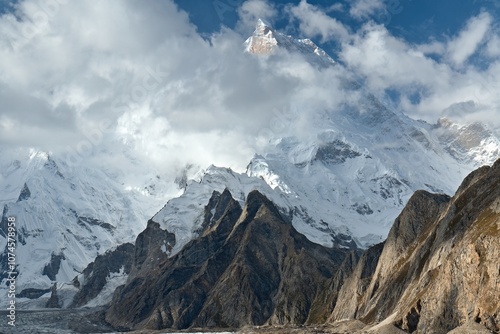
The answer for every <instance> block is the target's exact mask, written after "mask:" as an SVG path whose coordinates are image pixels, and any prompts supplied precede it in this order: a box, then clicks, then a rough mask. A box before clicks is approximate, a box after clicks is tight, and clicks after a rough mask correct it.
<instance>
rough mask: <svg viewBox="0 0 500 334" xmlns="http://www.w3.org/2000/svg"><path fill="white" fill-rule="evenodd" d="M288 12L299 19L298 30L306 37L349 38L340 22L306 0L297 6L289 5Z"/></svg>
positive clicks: (346, 30)
mask: <svg viewBox="0 0 500 334" xmlns="http://www.w3.org/2000/svg"><path fill="white" fill-rule="evenodd" d="M289 12H290V14H291V16H292V17H294V18H295V19H297V20H298V21H299V29H300V31H302V32H303V33H304V34H305V35H306V36H308V37H320V38H321V41H322V42H326V41H330V40H334V39H336V40H346V39H348V38H349V31H348V29H347V28H346V27H345V26H344V25H343V24H342V23H341V22H339V21H337V20H336V19H334V18H332V17H330V16H328V15H326V14H325V13H324V12H323V11H322V10H321V9H320V8H318V7H316V6H314V5H311V4H309V3H307V1H306V0H301V1H300V3H299V4H298V5H297V6H290V7H289Z"/></svg>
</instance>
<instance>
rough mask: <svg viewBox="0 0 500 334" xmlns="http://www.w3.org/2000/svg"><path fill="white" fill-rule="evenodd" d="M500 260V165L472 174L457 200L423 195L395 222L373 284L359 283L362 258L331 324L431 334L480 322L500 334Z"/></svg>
mask: <svg viewBox="0 0 500 334" xmlns="http://www.w3.org/2000/svg"><path fill="white" fill-rule="evenodd" d="M377 247H378V246H375V247H374V248H377ZM367 252H368V253H370V252H374V249H373V248H372V249H370V250H368V251H367ZM499 258H500V160H498V161H497V162H496V163H495V164H494V165H493V166H492V167H482V168H480V169H478V170H476V171H475V172H473V173H471V174H470V175H469V176H468V177H467V178H466V179H465V180H464V181H463V183H462V185H461V186H460V188H459V189H458V191H457V192H456V194H455V196H453V198H451V199H450V198H447V197H446V196H444V195H433V194H430V193H427V192H423V191H419V192H416V193H415V195H414V196H413V197H412V198H411V199H410V201H409V203H408V205H407V206H406V208H405V209H404V210H403V212H402V213H401V215H400V216H399V217H398V218H397V219H396V221H395V223H394V226H393V227H392V229H391V231H390V233H389V236H388V238H387V240H386V241H385V245H384V248H383V250H382V252H381V254H380V257H379V258H378V259H377V266H376V269H375V270H374V271H373V272H372V274H371V277H370V280H369V283H368V284H367V282H366V281H364V280H362V279H360V276H359V274H358V273H359V271H360V270H361V267H363V266H365V264H364V263H362V262H361V261H360V262H359V263H358V266H357V267H356V268H355V270H354V272H353V273H352V275H351V276H350V277H349V278H347V279H346V282H347V283H346V284H344V285H343V286H342V287H341V289H340V291H339V293H338V302H337V303H336V305H335V308H334V311H333V312H332V313H331V315H330V320H331V321H335V320H340V319H346V318H348V319H354V318H355V319H360V320H362V321H363V322H365V323H377V322H381V321H384V320H385V321H386V322H392V323H393V324H395V325H396V326H397V327H399V328H401V329H403V330H404V331H406V332H408V333H425V334H432V333H436V334H437V333H446V332H448V331H450V330H453V329H454V328H456V327H459V326H462V325H464V326H465V325H466V324H467V323H471V322H475V323H479V324H482V325H483V328H484V327H486V328H487V329H488V330H490V331H493V332H498V331H499V329H500V262H499V261H498V259H499ZM353 296H355V299H356V301H355V302H354V301H353V298H352V297H353ZM467 326H468V325H467Z"/></svg>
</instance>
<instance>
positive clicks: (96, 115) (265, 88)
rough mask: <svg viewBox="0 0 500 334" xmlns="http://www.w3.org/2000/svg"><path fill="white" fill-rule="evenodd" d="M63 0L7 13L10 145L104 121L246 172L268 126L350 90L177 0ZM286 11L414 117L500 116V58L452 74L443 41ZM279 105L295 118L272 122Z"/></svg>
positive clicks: (60, 140)
mask: <svg viewBox="0 0 500 334" xmlns="http://www.w3.org/2000/svg"><path fill="white" fill-rule="evenodd" d="M59 1H60V5H58V6H57V7H54V8H53V9H52V11H51V12H50V13H51V14H50V15H49V14H47V13H46V12H45V11H43V10H42V9H41V8H40V7H38V5H37V2H36V1H35V0H26V1H23V2H20V3H19V5H18V7H17V12H16V15H17V17H15V16H14V15H13V14H6V15H3V16H1V17H0V30H1V31H2V34H1V35H0V59H2V61H1V62H0V101H1V114H0V143H2V144H8V145H9V146H13V147H16V146H34V147H39V148H41V149H45V150H50V151H64V150H67V149H68V147H69V148H70V149H73V150H75V149H76V148H78V145H79V144H80V143H81V142H82V140H85V139H86V138H87V137H89V136H92V134H95V132H96V129H102V131H103V132H106V133H105V137H106V138H107V139H108V138H114V139H113V140H111V139H110V140H109V141H106V142H105V143H104V144H102V145H107V144H109V145H116V142H117V139H116V138H120V139H121V140H123V141H125V142H126V143H127V144H128V145H130V146H131V147H132V148H133V149H135V150H136V151H137V152H141V153H142V154H143V155H144V156H146V157H148V158H149V159H151V161H153V162H155V163H156V164H158V165H160V166H162V167H163V168H164V170H175V169H178V168H179V167H180V166H184V165H186V164H188V163H192V164H195V165H199V166H202V167H206V166H208V165H209V164H212V163H214V164H218V165H224V166H230V167H233V168H236V169H239V170H241V169H244V168H245V166H246V164H247V163H248V161H249V159H250V158H251V156H252V155H253V153H254V152H256V151H259V150H261V149H263V147H262V145H264V144H265V143H266V139H268V138H267V136H268V132H266V131H263V130H262V129H264V128H268V130H269V128H270V130H269V131H271V132H273V131H274V133H279V134H283V135H286V134H290V133H293V134H298V135H300V134H305V135H306V134H307V133H308V124H309V122H310V121H311V119H312V118H313V117H312V115H311V113H314V112H315V111H318V110H319V111H322V110H336V108H337V107H338V105H339V104H340V103H342V102H343V101H344V100H345V99H346V98H348V97H346V96H345V94H344V92H342V91H341V90H340V89H339V88H338V86H339V84H338V80H339V79H338V78H339V72H341V73H342V76H345V75H347V74H346V73H343V71H344V69H343V68H342V66H335V67H333V68H331V69H328V70H317V69H315V68H313V67H312V66H310V65H309V64H307V63H305V62H304V61H303V60H302V59H300V57H298V56H296V55H286V54H282V53H277V54H276V55H274V56H271V57H268V58H266V59H260V58H258V57H254V56H252V55H248V54H245V53H244V52H243V46H242V43H243V41H244V39H245V37H246V36H242V35H241V34H239V33H237V32H235V31H231V30H227V29H225V30H222V31H221V32H220V33H218V34H216V35H214V36H211V37H209V38H208V40H207V39H204V38H202V37H201V36H200V35H199V34H198V33H197V32H196V29H195V27H194V26H193V25H192V24H191V23H190V22H189V19H188V16H187V14H186V13H183V12H180V11H179V10H178V9H177V8H176V7H175V5H173V3H172V2H171V1H158V2H150V3H148V4H147V5H146V4H143V3H137V2H135V1H121V0H120V1H118V0H110V1H106V2H97V3H94V2H92V3H91V2H72V1H64V2H63V0H59ZM52 3H53V2H52ZM268 6H270V5H269V3H267V2H264V1H257V0H251V1H248V2H245V3H244V4H243V6H242V7H241V8H240V11H239V14H240V17H241V22H240V23H239V24H240V26H239V27H243V26H245V25H248V24H250V23H252V25H253V24H254V23H255V22H252V20H254V18H255V17H257V16H264V15H268V16H267V17H266V16H264V19H266V18H267V19H268V20H269V19H272V17H273V15H275V14H276V13H275V12H274V10H275V9H273V8H272V6H271V7H268ZM40 13H41V14H40ZM43 13H45V14H43ZM287 13H288V14H289V15H291V17H292V18H293V19H296V20H297V21H298V23H299V28H300V29H301V32H302V33H303V34H304V35H306V36H310V37H314V36H317V37H320V38H321V39H322V40H324V41H327V40H332V39H338V40H341V41H342V42H343V46H342V51H341V52H340V54H339V57H340V58H341V59H342V60H343V62H344V63H345V64H346V65H347V67H348V68H349V70H353V71H354V72H355V73H356V74H357V75H360V76H362V77H363V78H364V79H365V80H366V84H367V89H370V90H372V91H374V92H375V93H380V94H383V93H384V91H385V90H386V89H396V90H398V91H400V92H401V93H402V95H403V97H402V100H401V104H400V107H401V108H403V110H405V111H407V112H409V113H411V114H412V115H414V116H418V117H424V118H427V119H429V120H431V121H432V120H435V119H436V118H437V117H438V115H439V114H440V113H441V112H442V111H443V110H444V109H446V108H448V107H450V106H451V105H453V104H456V103H460V102H467V101H474V105H475V106H477V108H476V109H475V110H473V112H474V113H475V115H476V116H477V117H481V118H483V119H485V117H490V118H492V119H494V117H492V115H496V116H498V109H495V108H497V107H498V106H499V105H500V102H499V101H498V98H497V94H496V93H494V92H497V91H499V90H500V85H499V79H498V78H500V63H499V62H498V61H497V62H492V63H491V65H490V66H489V67H488V68H487V69H485V70H484V71H482V72H479V70H476V69H474V68H469V67H467V66H466V62H465V61H464V62H463V65H464V67H462V68H461V69H460V71H458V70H456V69H455V67H454V66H452V64H450V63H448V62H446V59H444V60H443V61H442V62H440V61H437V60H434V59H432V58H430V57H429V54H436V53H437V54H443V52H444V51H443V50H444V49H443V48H444V47H445V44H440V43H438V42H435V43H429V44H427V45H411V44H409V43H407V42H406V41H404V40H401V39H398V38H395V37H394V36H392V35H391V34H390V33H389V32H388V31H387V29H385V28H384V27H383V26H379V25H374V24H367V25H365V26H364V28H363V29H362V30H360V31H359V32H357V33H352V32H350V31H349V30H348V29H347V28H346V27H344V26H343V25H342V24H341V23H340V22H338V21H336V20H335V19H333V18H331V17H329V16H328V15H326V14H325V13H324V12H322V10H321V9H320V8H319V7H316V6H313V5H310V4H308V3H307V2H306V1H304V0H303V1H301V2H300V3H299V4H298V5H296V6H288V7H287ZM44 15H45V16H44ZM483 15H485V14H483ZM43 17H45V18H46V20H44V19H43ZM481 17H482V16H480V17H479V18H481ZM476 19H477V18H476ZM37 20H38V21H37ZM480 21H481V22H482V20H480ZM34 22H38V23H36V24H35V23H34ZM471 22H472V21H471ZM474 22H475V21H474ZM476 25H477V24H472V23H470V24H469V25H468V26H467V27H469V26H476ZM466 30H467V31H469V30H470V31H474V29H466ZM463 35H464V36H468V34H465V33H464V34H463ZM476 35H477V34H476ZM460 36H462V35H460ZM489 43H492V44H491V45H493V46H494V42H491V41H490V42H489ZM476 49H477V45H476V47H475V48H474V51H475V50H476ZM492 50H494V48H492ZM453 65H454V63H453ZM415 94H419V95H420V97H421V98H420V101H419V102H418V103H416V102H415V101H413V100H412V99H410V97H411V96H413V95H415ZM495 112H496V114H495ZM276 115H278V116H279V117H278V122H280V121H279V119H281V118H282V119H285V120H291V119H293V120H294V121H293V124H292V125H291V126H290V127H283V126H278V125H279V124H278V125H277V126H274V127H272V126H271V127H270V125H269V124H270V123H272V122H271V120H273V119H275V120H276ZM496 118H498V117H496ZM102 120H108V122H109V125H107V126H105V127H100V126H99V125H98V124H100V122H101V121H102ZM279 131H283V133H281V132H279ZM110 149H113V147H111V148H110Z"/></svg>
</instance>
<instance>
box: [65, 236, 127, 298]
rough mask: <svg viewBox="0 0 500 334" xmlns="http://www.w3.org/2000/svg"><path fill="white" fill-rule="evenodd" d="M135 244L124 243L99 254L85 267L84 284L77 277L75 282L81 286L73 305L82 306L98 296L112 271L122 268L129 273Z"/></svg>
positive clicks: (118, 270) (115, 271) (116, 271)
mask: <svg viewBox="0 0 500 334" xmlns="http://www.w3.org/2000/svg"><path fill="white" fill-rule="evenodd" d="M133 254H134V245H132V244H130V243H126V244H122V245H120V246H118V247H117V248H116V249H114V250H112V251H108V252H106V253H104V254H102V255H99V256H98V257H97V258H96V259H95V261H94V262H92V263H90V264H89V265H88V266H87V268H85V269H84V271H83V275H84V279H83V285H82V284H80V282H79V281H78V277H75V279H74V280H73V284H74V285H75V286H77V287H79V288H80V290H79V291H78V292H77V294H76V295H75V297H74V298H73V302H72V304H71V307H80V306H83V305H85V304H87V303H88V302H89V301H90V300H92V299H93V298H95V297H97V295H98V294H99V293H100V292H101V291H102V289H103V288H104V286H105V285H106V282H107V280H106V279H107V277H108V276H109V275H110V274H111V273H118V272H120V271H121V270H122V268H123V271H124V273H125V274H129V273H130V270H131V268H132V263H133Z"/></svg>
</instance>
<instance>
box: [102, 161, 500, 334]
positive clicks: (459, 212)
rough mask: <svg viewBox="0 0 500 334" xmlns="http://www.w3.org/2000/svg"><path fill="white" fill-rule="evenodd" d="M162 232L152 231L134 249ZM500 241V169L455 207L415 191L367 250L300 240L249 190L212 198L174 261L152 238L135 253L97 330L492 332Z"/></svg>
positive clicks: (475, 178)
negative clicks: (326, 327) (344, 326)
mask: <svg viewBox="0 0 500 334" xmlns="http://www.w3.org/2000/svg"><path fill="white" fill-rule="evenodd" d="M148 230H151V231H152V232H151V231H148ZM153 230H154V231H153ZM159 231H161V229H159V230H158V226H155V224H153V223H152V222H150V224H149V225H148V228H147V229H146V231H144V232H143V234H141V235H140V236H139V238H138V240H144V239H145V235H149V237H147V238H150V237H151V236H153V235H158V233H159ZM160 239H161V238H160ZM499 241H500V160H498V161H497V162H496V163H495V164H494V165H493V166H491V167H489V166H485V167H482V168H479V169H478V170H476V171H474V172H472V173H471V174H470V175H469V176H467V177H466V178H465V180H464V181H463V183H462V184H461V186H460V187H459V188H458V190H457V192H456V193H455V195H454V196H453V197H449V196H447V195H442V194H432V193H429V192H426V191H417V192H415V194H414V195H413V196H412V197H411V199H410V200H409V202H408V204H407V205H406V207H405V208H404V210H403V211H402V212H401V214H400V215H399V216H398V217H397V219H396V220H395V222H394V224H393V226H392V229H391V230H390V233H389V236H388V238H387V239H386V240H385V242H383V243H381V244H377V245H375V246H372V247H371V248H369V249H367V250H365V251H364V252H361V251H359V250H349V249H345V248H341V247H336V248H335V247H334V248H328V247H324V246H321V245H318V244H315V243H313V242H311V241H309V240H308V239H307V238H306V237H304V236H303V235H302V234H300V233H298V232H297V231H296V230H295V228H294V227H293V225H292V224H291V222H290V221H289V220H287V218H286V217H284V216H283V215H282V214H281V213H280V211H279V210H278V209H277V208H276V206H275V205H274V204H273V203H272V202H271V201H270V200H269V199H267V198H266V197H265V196H264V195H262V194H261V193H259V192H258V191H253V192H250V194H249V195H248V196H247V199H246V202H245V205H244V207H241V205H240V204H239V203H238V201H236V200H235V199H234V198H233V197H232V194H231V193H230V192H229V191H228V190H225V191H224V192H223V193H222V194H221V193H218V192H214V193H213V195H212V198H211V200H210V201H209V203H208V205H207V206H206V207H205V215H204V221H203V225H202V229H201V230H199V231H198V237H197V238H195V239H193V240H191V241H190V242H189V243H188V244H186V245H185V246H184V247H183V248H182V250H180V251H179V252H178V253H176V254H175V255H173V256H170V257H169V256H167V255H164V256H158V254H159V253H160V249H161V248H162V247H164V246H163V245H164V243H163V242H162V241H160V240H159V239H158V240H157V242H156V243H145V242H143V241H141V242H137V243H136V245H135V252H134V254H135V258H134V259H133V261H134V262H133V264H132V269H131V274H130V275H129V277H128V280H127V283H126V284H125V285H124V286H121V287H120V288H118V289H117V290H116V292H115V294H114V297H113V300H112V302H111V304H110V307H109V309H108V311H107V313H106V320H107V321H108V322H109V323H111V324H112V325H113V326H115V327H117V328H127V329H143V328H149V329H163V328H174V329H187V328H240V327H243V326H246V325H292V324H293V325H300V324H307V325H312V324H324V323H329V324H337V323H339V322H342V323H346V322H347V323H349V322H351V323H352V324H356V325H357V327H356V326H355V327H356V328H358V331H356V330H353V329H351V330H350V331H347V332H349V333H358V332H359V333H364V332H367V333H370V332H371V331H373V332H377V331H376V330H377V329H379V330H380V328H385V329H383V330H382V331H378V332H379V333H386V332H394V333H405V332H406V333H425V334H429V333H430V334H432V333H436V334H437V333H447V332H450V331H452V330H454V331H453V333H462V332H463V333H471V332H470V331H467V329H463V328H476V329H475V330H478V333H482V332H484V333H491V332H493V333H498V331H499V329H500V298H499V296H500V262H499V261H498V259H499V258H500V242H499ZM163 249H164V248H163ZM167 253H168V251H167ZM141 254H142V255H143V254H156V255H154V256H153V257H151V256H148V257H147V258H144V256H139V255H141ZM144 263H147V264H148V265H144ZM347 319H348V321H346V320H347ZM360 324H361V325H360ZM382 325H383V326H382ZM364 326H366V327H364ZM380 326H382V327H380ZM471 326H472V327H471ZM363 327H364V328H363ZM362 328H363V329H362ZM477 328H479V329H477ZM388 329H390V331H389V330H388ZM384 330H385V331H384ZM347 332H346V333H347Z"/></svg>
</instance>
